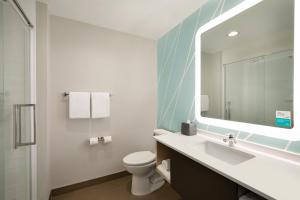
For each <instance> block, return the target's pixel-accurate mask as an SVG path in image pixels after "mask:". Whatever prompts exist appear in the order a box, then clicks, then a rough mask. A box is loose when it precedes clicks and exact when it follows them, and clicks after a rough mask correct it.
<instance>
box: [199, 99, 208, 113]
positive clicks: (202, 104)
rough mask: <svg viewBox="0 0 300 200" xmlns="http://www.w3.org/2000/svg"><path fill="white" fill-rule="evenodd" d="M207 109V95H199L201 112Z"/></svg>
mask: <svg viewBox="0 0 300 200" xmlns="http://www.w3.org/2000/svg"><path fill="white" fill-rule="evenodd" d="M208 109H209V98H208V95H201V112H205V111H208Z"/></svg>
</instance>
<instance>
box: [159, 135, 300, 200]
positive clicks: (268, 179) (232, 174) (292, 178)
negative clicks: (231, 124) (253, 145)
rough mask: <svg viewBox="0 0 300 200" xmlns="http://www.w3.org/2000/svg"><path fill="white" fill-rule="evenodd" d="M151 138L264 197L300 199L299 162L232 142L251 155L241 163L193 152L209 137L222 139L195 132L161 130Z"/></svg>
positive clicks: (279, 199)
mask: <svg viewBox="0 0 300 200" xmlns="http://www.w3.org/2000/svg"><path fill="white" fill-rule="evenodd" d="M154 138H155V139H156V140H157V141H158V142H160V143H162V144H164V145H166V146H168V147H170V148H172V149H174V150H176V151H177V152H179V153H181V154H183V155H185V156H187V157H189V158H190V159H192V160H194V161H196V162H198V163H200V164H201V165H203V166H206V167H208V168H210V169H211V170H213V171H215V172H217V173H219V174H221V175H223V176H224V177H226V178H228V179H230V180H232V181H234V182H236V183H238V184H239V185H241V186H243V187H245V188H248V189H249V190H252V191H253V192H256V193H257V194H259V195H261V196H263V197H265V198H267V199H278V200H298V199H300V164H299V163H296V162H292V161H291V162H288V161H286V160H284V159H280V158H277V157H275V156H272V155H268V154H265V153H261V152H258V151H255V150H252V149H247V148H244V147H242V146H240V145H239V144H236V145H235V147H232V148H236V149H238V150H240V151H244V152H247V153H250V154H252V155H255V157H254V158H252V159H250V160H247V161H245V162H243V163H240V164H237V165H231V164H228V163H226V162H224V161H222V160H219V159H217V158H215V157H212V156H210V155H208V154H206V153H205V152H204V151H200V150H199V151H197V149H196V148H195V145H196V144H197V143H199V142H204V141H207V140H209V141H213V142H216V143H219V144H222V141H220V142H219V141H217V140H214V139H211V138H209V137H206V136H202V135H199V134H198V135H195V136H185V135H181V134H178V133H171V132H167V131H164V134H162V135H158V136H154ZM199 181H202V180H199Z"/></svg>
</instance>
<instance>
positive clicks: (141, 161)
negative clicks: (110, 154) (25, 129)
mask: <svg viewBox="0 0 300 200" xmlns="http://www.w3.org/2000/svg"><path fill="white" fill-rule="evenodd" d="M155 158H156V156H155V154H154V153H152V152H151V151H139V152H135V153H131V154H128V155H127V156H125V157H124V158H123V162H124V164H126V165H130V166H142V165H147V164H149V163H152V162H153V161H155Z"/></svg>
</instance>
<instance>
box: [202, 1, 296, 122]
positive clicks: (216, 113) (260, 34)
mask: <svg viewBox="0 0 300 200" xmlns="http://www.w3.org/2000/svg"><path fill="white" fill-rule="evenodd" d="M293 44H294V1H293V0H284V1H278V0H264V1H262V2H261V3H259V4H257V5H255V6H253V7H251V8H249V9H247V10H246V11H244V12H242V13H240V14H239V15H236V16H235V17H233V18H231V19H229V20H227V21H225V22H223V23H221V24H219V25H217V26H215V27H213V28H212V29H210V30H208V31H206V32H204V33H203V34H202V35H201V116H202V117H209V118H217V119H225V120H232V121H238V122H246V123H252V124H259V125H267V126H276V127H283V128H292V126H293V124H292V122H293V120H292V119H293V68H294V65H293Z"/></svg>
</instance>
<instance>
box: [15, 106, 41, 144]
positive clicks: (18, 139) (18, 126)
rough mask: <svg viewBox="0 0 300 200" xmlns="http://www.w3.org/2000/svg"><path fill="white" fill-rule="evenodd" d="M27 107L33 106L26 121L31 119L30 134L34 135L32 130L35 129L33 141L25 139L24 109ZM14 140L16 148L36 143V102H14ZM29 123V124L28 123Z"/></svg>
mask: <svg viewBox="0 0 300 200" xmlns="http://www.w3.org/2000/svg"><path fill="white" fill-rule="evenodd" d="M25 108H31V109H32V112H30V115H29V116H30V117H28V118H25V117H24V119H25V120H24V121H25V123H26V122H27V120H29V121H30V122H31V123H30V124H29V127H30V128H29V130H30V131H29V135H30V137H31V136H32V132H31V130H33V140H31V141H23V137H24V135H23V134H24V131H22V129H23V127H22V125H23V124H22V117H23V112H22V111H23V110H24V109H25ZM13 115H14V142H15V149H17V148H18V147H20V146H29V145H35V144H36V109H35V104H14V114H13ZM26 125H28V124H26Z"/></svg>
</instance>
